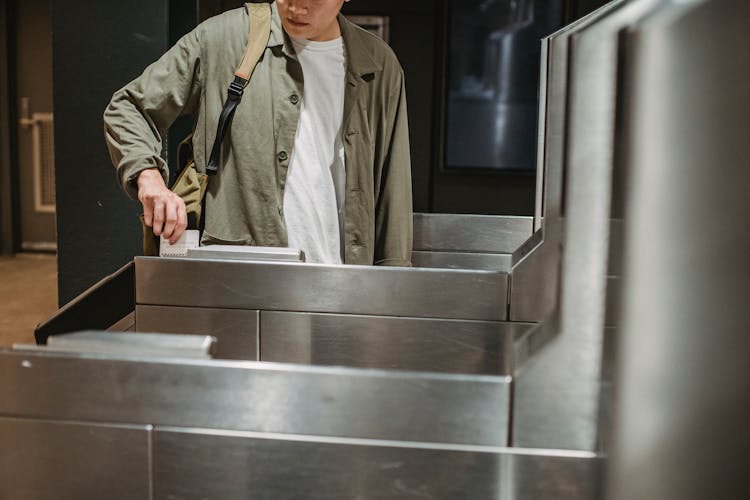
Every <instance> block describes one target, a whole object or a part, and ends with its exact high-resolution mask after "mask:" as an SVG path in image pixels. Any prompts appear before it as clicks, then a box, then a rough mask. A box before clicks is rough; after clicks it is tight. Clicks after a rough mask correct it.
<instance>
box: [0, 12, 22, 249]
mask: <svg viewBox="0 0 750 500" xmlns="http://www.w3.org/2000/svg"><path fill="white" fill-rule="evenodd" d="M12 15H13V13H12V9H11V5H10V2H8V1H7V0H0V255H6V254H11V253H13V252H14V251H15V249H16V244H17V241H18V224H17V221H16V219H15V218H14V213H15V212H16V209H17V200H16V194H17V193H16V192H15V191H16V190H15V189H13V186H15V184H16V181H15V179H14V175H13V174H14V173H13V169H12V165H13V163H14V154H13V153H14V151H13V144H14V143H15V138H14V137H13V134H12V132H11V131H13V130H14V129H15V127H12V126H11V123H15V116H14V114H13V112H12V108H11V102H13V100H14V97H13V83H12V80H13V79H12V78H11V75H12V74H13V69H12V66H13V56H12V54H13V51H12V50H10V42H11V40H12V38H13V29H12V26H13V23H12V22H10V19H12Z"/></svg>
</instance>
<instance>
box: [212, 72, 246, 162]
mask: <svg viewBox="0 0 750 500" xmlns="http://www.w3.org/2000/svg"><path fill="white" fill-rule="evenodd" d="M247 83H248V81H247V80H245V79H244V78H242V77H241V76H237V75H235V76H234V80H232V83H230V84H229V89H228V90H227V100H226V102H224V108H223V109H222V110H221V115H220V116H219V126H218V127H217V129H216V138H215V139H214V145H213V147H212V148H211V156H210V157H209V159H208V165H206V173H207V174H208V175H216V173H218V171H219V156H220V155H221V144H222V143H223V142H224V137H225V136H226V134H227V130H228V129H229V126H230V125H231V124H232V118H234V112H235V111H236V110H237V106H238V105H239V103H240V101H241V100H242V93H243V92H244V90H245V87H246V86H247Z"/></svg>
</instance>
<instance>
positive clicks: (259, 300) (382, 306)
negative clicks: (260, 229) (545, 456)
mask: <svg viewBox="0 0 750 500" xmlns="http://www.w3.org/2000/svg"><path fill="white" fill-rule="evenodd" d="M135 268H136V301H137V303H138V304H144V305H162V306H172V305H177V306H185V307H209V308H221V309H257V310H285V311H309V312H327V313H345V314H373V315H379V316H413V317H426V318H447V319H476V320H489V321H503V320H505V319H506V312H507V311H506V304H507V283H508V276H507V274H504V273H500V272H489V271H467V270H452V269H413V268H379V267H372V266H329V265H317V264H306V265H303V266H301V265H299V264H291V263H256V262H239V261H202V260H193V259H187V258H181V259H166V258H156V257H138V258H136V259H135ZM466 297H474V299H473V300H471V301H467V300H466Z"/></svg>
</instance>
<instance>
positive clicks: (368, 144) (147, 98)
mask: <svg viewBox="0 0 750 500" xmlns="http://www.w3.org/2000/svg"><path fill="white" fill-rule="evenodd" d="M344 1H345V0H278V1H277V2H276V3H275V4H272V24H271V35H270V38H269V41H268V46H267V47H266V49H265V52H264V54H263V56H262V57H261V60H260V61H259V63H258V64H257V66H256V68H255V71H254V72H253V75H252V77H251V79H250V82H249V84H248V86H247V88H246V89H245V92H244V97H243V99H242V101H241V103H240V105H239V106H238V108H237V111H236V113H235V116H234V121H233V123H232V126H231V129H230V131H229V133H228V134H227V137H226V140H225V142H224V149H223V151H222V153H223V154H222V161H221V166H220V169H219V173H218V175H216V176H212V177H210V178H209V185H208V189H207V193H206V200H205V202H206V205H205V207H206V208H205V217H204V220H205V228H204V232H203V235H202V238H201V241H202V243H203V244H211V243H221V244H239V245H260V246H290V247H294V248H300V249H302V250H303V251H304V252H305V254H306V257H307V261H308V262H324V263H334V264H335V263H340V262H343V263H347V264H378V265H396V266H408V265H410V261H411V249H412V202H411V165H410V159H409V138H408V125H407V113H406V96H405V91H404V78H403V71H402V69H401V67H400V65H399V63H398V60H397V59H396V57H395V55H394V54H393V52H392V51H391V50H390V48H389V47H388V46H387V45H386V44H385V43H384V42H383V41H382V40H380V39H378V38H377V37H375V36H373V35H372V34H370V33H368V32H366V31H365V30H362V29H360V28H358V27H356V26H354V25H353V24H352V23H350V22H349V21H347V20H346V19H345V18H344V17H343V16H342V15H341V14H340V9H341V7H342V5H343V3H344ZM346 1H348V0H346ZM247 31H248V15H247V12H246V11H245V9H236V10H231V11H228V12H225V13H224V14H222V15H219V16H216V17H214V18H212V19H209V20H208V21H206V22H204V23H202V24H201V25H200V26H198V27H197V28H196V29H195V30H194V31H193V32H191V33H189V34H188V35H186V36H185V37H183V38H182V39H181V40H180V41H179V42H178V43H177V44H176V45H175V46H174V47H173V48H171V49H170V50H169V51H168V52H167V53H166V54H165V55H164V56H162V57H161V58H160V59H159V60H158V61H157V62H155V63H154V64H152V65H151V66H149V67H148V68H146V70H145V71H144V73H143V74H142V75H141V76H140V77H139V78H137V79H136V80H134V81H133V82H131V83H130V84H128V85H127V86H126V87H124V88H123V89H121V90H120V91H118V92H116V93H115V95H114V96H113V97H112V101H111V102H110V104H109V106H108V108H107V110H106V111H105V113H104V122H105V136H106V139H107V145H108V147H109V150H110V154H111V157H112V161H113V163H114V164H115V167H116V168H117V173H118V176H119V179H120V181H121V183H122V185H123V187H124V189H125V190H126V191H127V192H128V193H129V194H130V195H131V196H132V197H136V196H137V197H138V199H139V200H140V201H141V203H142V204H143V211H144V218H145V222H146V224H147V225H149V226H151V227H152V228H153V231H154V234H155V235H157V236H159V235H163V236H164V237H165V238H169V240H170V241H171V242H174V241H176V240H177V238H179V236H180V235H181V234H182V232H183V231H184V229H185V227H186V224H187V219H186V214H185V206H184V203H183V202H182V200H181V199H180V198H179V197H177V196H176V195H174V194H173V193H171V192H170V191H169V190H168V189H167V187H166V184H165V180H166V179H167V178H168V169H167V166H166V164H165V162H164V160H163V159H162V158H161V157H160V155H159V153H160V151H161V149H162V138H163V137H164V135H165V133H166V130H167V129H168V128H169V126H170V125H171V124H172V122H173V121H174V120H175V119H176V118H177V117H178V116H180V115H182V114H192V115H193V116H194V118H195V122H194V131H193V138H192V144H193V151H194V156H195V163H196V168H197V169H198V170H199V171H203V170H205V166H206V163H207V161H208V156H209V154H210V149H211V146H212V144H213V140H214V137H215V134H216V127H217V123H218V119H219V115H220V113H221V109H222V105H223V102H224V100H225V99H226V89H227V87H228V84H229V82H230V81H231V79H232V75H233V73H234V71H235V69H236V67H237V65H238V64H239V61H240V60H241V59H242V56H243V54H244V50H245V44H246V41H247Z"/></svg>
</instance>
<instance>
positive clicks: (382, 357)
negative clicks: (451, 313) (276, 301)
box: [261, 311, 531, 375]
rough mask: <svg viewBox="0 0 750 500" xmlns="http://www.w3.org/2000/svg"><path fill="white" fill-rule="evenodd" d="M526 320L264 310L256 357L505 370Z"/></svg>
mask: <svg viewBox="0 0 750 500" xmlns="http://www.w3.org/2000/svg"><path fill="white" fill-rule="evenodd" d="M530 326H531V325H529V324H523V323H500V322H486V321H458V320H431V319H420V318H383V317H375V316H353V315H332V314H308V313H288V312H271V311H266V312H263V313H262V314H261V332H262V335H261V346H262V348H261V360H263V361H277V362H284V363H302V364H322V365H345V366H358V367H363V368H390V369H396V370H415V371H433V372H441V373H466V374H469V373H471V374H487V375H498V374H499V375H507V374H510V373H512V368H513V358H512V354H513V339H514V338H516V337H520V336H521V334H522V333H523V332H525V331H526V330H527V329H528V328H530Z"/></svg>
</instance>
